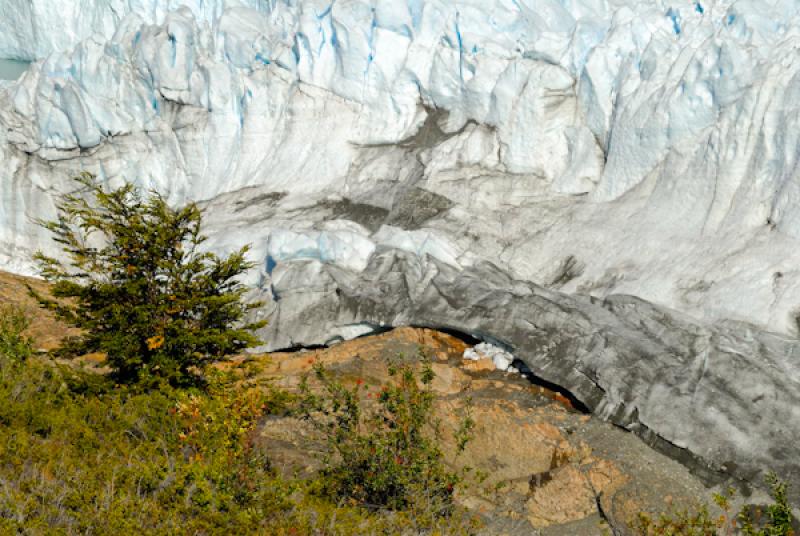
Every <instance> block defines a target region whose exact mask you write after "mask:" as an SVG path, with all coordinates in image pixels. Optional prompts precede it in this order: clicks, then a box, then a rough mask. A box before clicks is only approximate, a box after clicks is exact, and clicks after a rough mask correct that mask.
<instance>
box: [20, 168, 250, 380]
mask: <svg viewBox="0 0 800 536" xmlns="http://www.w3.org/2000/svg"><path fill="white" fill-rule="evenodd" d="M75 180H76V181H77V183H78V185H79V187H80V188H79V191H78V192H77V193H75V194H71V195H67V196H65V197H64V198H63V200H62V201H61V202H60V203H59V205H58V218H57V219H56V220H55V221H40V222H39V223H40V225H42V226H43V227H45V228H46V229H48V230H49V231H50V232H51V233H52V234H53V236H54V239H55V241H56V242H58V243H59V244H61V246H62V247H63V249H64V251H65V253H66V255H67V257H68V259H69V262H68V263H66V264H64V263H62V262H60V261H59V260H56V259H54V258H51V257H47V256H45V255H43V254H41V253H40V254H38V255H37V260H38V261H39V263H40V266H41V271H42V275H43V276H44V277H45V278H46V279H48V280H49V281H50V282H52V283H53V289H52V293H53V296H54V297H55V298H57V299H60V300H59V301H54V300H50V299H46V298H44V297H42V296H40V295H36V294H35V293H34V295H36V297H37V298H38V299H39V301H40V302H41V303H42V304H44V305H45V306H46V307H48V308H50V309H52V310H53V311H55V313H56V315H57V316H58V317H59V318H60V319H61V320H64V321H66V322H68V323H69V324H72V325H74V326H76V327H78V328H81V329H82V330H83V335H81V336H79V337H76V338H73V339H71V340H70V341H68V343H67V344H66V345H65V346H64V349H63V351H62V354H64V355H67V356H79V355H84V354H88V353H94V352H99V353H104V354H106V356H107V359H108V365H109V366H110V367H111V368H112V369H113V371H114V373H115V375H116V379H117V381H118V382H120V383H133V382H137V381H142V380H145V381H155V380H156V379H157V380H166V381H167V382H169V383H171V384H173V385H177V384H181V383H187V382H190V381H192V380H194V379H196V376H195V375H194V374H192V372H193V371H194V370H196V369H202V368H203V367H204V365H205V364H207V363H208V362H209V361H212V360H217V359H220V358H223V357H225V356H228V355H231V354H234V353H236V352H238V351H240V350H242V349H243V348H246V347H248V346H252V345H255V344H256V343H257V340H256V339H255V337H254V336H253V335H252V333H251V332H252V330H253V329H256V328H258V327H260V326H262V325H263V324H259V323H253V324H245V325H239V324H240V323H241V321H242V319H243V318H244V316H245V314H246V312H247V311H248V310H249V309H252V308H254V307H256V306H257V305H258V304H251V305H243V304H242V296H243V294H244V292H245V287H244V286H243V285H241V284H240V283H238V282H237V279H236V278H237V277H238V276H239V275H241V274H242V273H243V272H245V271H246V270H248V269H249V268H251V266H252V265H251V264H250V263H248V262H247V261H246V260H245V255H246V253H247V251H248V248H246V247H245V248H243V249H241V250H239V251H237V252H235V253H233V254H231V255H230V256H228V257H227V258H220V257H218V256H216V255H213V254H211V253H203V252H201V251H200V247H201V245H202V244H203V242H204V241H205V240H206V238H205V237H204V236H203V235H202V234H201V231H200V228H201V219H202V218H201V216H202V215H201V211H200V209H199V208H198V207H197V205H195V204H194V203H191V204H189V205H186V206H185V207H183V208H178V209H174V208H172V207H170V206H169V205H168V204H167V202H166V200H165V199H164V198H163V197H162V196H161V195H159V194H158V193H157V192H151V193H149V195H147V196H143V195H142V194H141V193H140V192H139V191H137V190H136V189H135V187H134V186H133V185H131V184H126V185H124V186H122V187H120V188H118V189H115V190H111V191H106V190H105V189H104V188H103V186H102V185H101V184H100V183H99V182H98V181H97V180H96V179H95V178H94V177H93V176H92V175H90V174H87V173H84V174H82V175H80V176H79V177H77V178H76V179H75ZM31 292H33V291H31ZM233 326H238V327H233Z"/></svg>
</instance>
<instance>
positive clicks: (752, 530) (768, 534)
mask: <svg viewBox="0 0 800 536" xmlns="http://www.w3.org/2000/svg"><path fill="white" fill-rule="evenodd" d="M766 480H767V484H768V485H769V487H770V495H771V497H772V500H773V503H772V504H770V505H768V506H767V507H766V513H767V516H766V519H762V512H761V510H760V509H752V508H744V509H743V510H741V511H740V512H739V513H738V515H737V514H735V513H734V511H733V510H732V507H731V500H732V499H733V498H734V496H735V490H734V489H733V488H731V489H729V490H728V491H727V493H724V494H716V495H714V502H715V503H716V505H717V506H718V507H719V508H720V509H721V510H722V512H723V514H722V515H721V516H720V517H717V518H714V517H712V516H711V515H710V514H709V511H708V508H707V507H706V506H701V507H699V508H698V509H696V510H695V511H690V510H677V511H673V512H670V513H668V514H662V515H661V516H660V517H659V518H658V520H654V519H653V518H652V517H650V516H649V515H647V514H643V513H642V514H639V518H638V520H637V522H636V523H635V527H636V530H637V533H638V534H640V535H641V536H718V535H725V536H728V535H731V534H740V533H741V534H744V535H745V536H793V535H794V534H795V532H794V529H793V528H792V522H793V519H792V510H791V507H790V506H789V503H788V499H787V496H786V491H787V485H786V483H785V482H782V481H781V480H780V479H778V477H777V476H776V475H775V474H774V473H770V474H768V475H767V477H766Z"/></svg>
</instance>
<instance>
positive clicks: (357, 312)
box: [262, 249, 800, 503]
mask: <svg viewBox="0 0 800 536" xmlns="http://www.w3.org/2000/svg"><path fill="white" fill-rule="evenodd" d="M272 277H273V279H272V281H271V283H270V284H269V285H267V286H266V287H265V292H264V294H265V295H266V297H267V298H268V299H271V307H272V308H273V310H272V316H271V317H272V319H273V320H272V323H271V324H270V325H269V326H268V327H267V328H266V331H265V332H264V333H263V334H262V335H263V336H264V340H267V341H270V344H271V345H272V346H273V347H281V346H283V347H289V346H300V345H313V344H322V343H327V342H331V341H334V340H337V338H347V335H352V333H354V332H358V331H359V330H360V331H362V332H363V331H374V330H377V329H380V328H383V327H393V326H403V325H412V326H428V327H435V328H440V329H448V330H455V331H458V332H461V333H465V334H468V335H470V336H471V337H475V338H477V339H484V340H487V341H490V342H492V343H493V344H495V345H499V346H501V347H503V348H505V349H507V350H508V351H509V352H511V353H512V354H513V355H514V356H515V357H516V358H517V359H518V360H520V361H521V362H523V363H524V364H525V365H526V366H527V368H528V369H529V370H530V372H531V373H532V374H533V375H535V376H536V377H538V378H541V379H542V380H544V381H546V382H549V383H552V384H555V385H558V386H561V387H563V388H565V389H567V390H568V391H569V392H570V393H571V394H572V395H573V396H574V397H576V398H577V399H578V400H579V401H580V402H581V403H582V404H584V405H585V406H586V407H587V408H589V409H590V410H591V411H592V412H593V413H594V414H596V415H598V416H599V417H601V418H603V419H606V420H608V421H610V422H612V423H614V424H617V425H619V426H621V427H624V428H626V429H628V430H631V431H633V432H635V433H636V434H638V435H639V436H640V437H641V438H643V439H644V440H645V441H646V442H648V443H649V444H651V445H653V446H655V447H657V448H660V449H662V450H665V451H666V452H668V453H669V454H670V455H671V456H673V457H675V458H677V459H680V460H681V461H682V462H683V463H685V464H687V465H688V466H690V467H692V468H693V469H694V470H695V471H697V472H698V473H699V474H701V475H703V476H704V477H705V478H707V479H711V480H713V479H715V478H717V479H719V478H725V477H726V476H733V477H735V478H736V479H738V480H739V481H740V482H742V483H745V484H748V485H752V486H756V487H757V486H759V485H761V483H762V481H763V478H762V476H763V474H764V473H765V472H766V471H768V470H774V471H776V472H777V473H778V474H780V475H781V476H782V478H784V479H786V480H788V481H797V480H798V479H800V459H798V457H797V452H796V445H798V444H800V418H799V417H800V359H798V357H799V356H800V342H798V341H796V340H792V339H787V338H785V337H782V336H779V335H775V334H772V333H768V332H764V331H761V330H759V329H757V328H755V327H753V326H751V325H748V324H744V323H738V322H720V323H717V324H715V325H713V326H704V325H702V324H700V323H698V322H696V321H693V320H692V319H690V318H688V317H686V316H684V315H681V314H680V313H677V312H675V311H671V310H668V309H665V308H662V307H657V306H654V305H652V304H650V303H647V302H644V301H642V300H640V299H637V298H634V297H630V296H610V297H608V298H605V299H596V298H592V297H588V296H570V295H566V294H562V293H559V292H555V291H552V290H547V289H544V288H542V287H539V286H537V285H534V284H531V283H528V282H524V281H518V280H514V279H512V278H511V277H509V276H508V275H507V274H506V273H504V272H503V271H502V270H500V269H498V268H497V267H495V266H493V265H491V264H488V263H481V264H478V265H476V266H474V267H472V268H469V269H464V270H459V269H456V268H453V267H451V266H448V265H447V264H445V263H442V262H440V261H437V260H436V259H433V258H431V257H429V256H424V257H418V256H416V255H413V254H410V253H407V252H404V251H399V250H394V249H388V250H381V251H377V252H376V253H374V254H373V255H372V256H371V257H370V258H369V261H368V264H367V268H366V269H365V270H364V271H362V272H354V271H352V270H348V269H345V268H342V267H339V266H336V265H332V264H323V263H320V262H318V261H309V260H306V261H303V260H297V261H293V262H288V263H284V264H280V265H278V266H277V267H276V268H275V270H274V271H273V275H272ZM300 288H301V289H302V290H296V289H300ZM270 297H271V298H270ZM793 493H794V495H793V500H794V501H795V502H796V503H797V502H798V499H800V490H798V489H795V490H794V491H793Z"/></svg>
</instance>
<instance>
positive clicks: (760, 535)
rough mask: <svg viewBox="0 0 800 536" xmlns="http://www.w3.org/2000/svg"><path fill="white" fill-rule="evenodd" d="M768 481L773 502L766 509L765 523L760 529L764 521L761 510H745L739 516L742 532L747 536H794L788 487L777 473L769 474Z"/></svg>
mask: <svg viewBox="0 0 800 536" xmlns="http://www.w3.org/2000/svg"><path fill="white" fill-rule="evenodd" d="M766 480H767V484H768V485H769V487H770V496H771V497H772V501H773V502H772V504H769V505H767V507H766V514H767V515H766V519H765V520H764V521H765V522H764V523H763V526H761V527H760V528H758V526H759V525H760V524H761V523H760V522H761V521H762V512H761V509H759V508H757V509H755V511H748V510H744V511H742V513H741V514H739V520H740V521H741V523H742V530H743V532H744V534H745V535H746V536H793V535H794V529H793V528H792V521H793V517H792V508H791V507H790V506H789V500H788V498H787V496H786V491H787V487H788V486H787V484H786V482H783V481H781V480H780V479H779V478H778V476H777V475H776V474H775V473H769V474H768V475H767V477H766Z"/></svg>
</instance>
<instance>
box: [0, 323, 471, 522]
mask: <svg viewBox="0 0 800 536" xmlns="http://www.w3.org/2000/svg"><path fill="white" fill-rule="evenodd" d="M25 325H26V321H25V317H24V315H23V314H22V312H21V311H20V310H18V309H13V308H4V309H3V316H2V322H0V341H2V345H3V346H2V348H0V484H1V485H2V490H3V493H0V533H2V534H17V533H21V534H54V533H59V534H134V533H135V534H154V535H155V534H209V535H210V534H269V535H273V534H275V535H280V534H292V535H295V534H297V535H299V534H342V535H357V534H358V535H360V534H397V533H402V532H407V533H417V532H419V531H421V530H428V531H432V530H433V531H435V530H438V531H439V533H442V534H469V533H472V532H474V527H475V523H474V522H473V520H472V519H471V518H469V517H468V516H466V515H464V514H463V513H462V512H459V511H457V509H456V508H455V507H454V505H453V502H452V497H453V494H454V493H455V486H457V485H458V484H459V479H458V478H457V477H456V476H455V475H454V474H451V473H449V472H448V471H447V470H446V469H445V467H444V465H443V459H442V456H441V453H440V452H439V451H438V449H437V447H436V444H435V442H434V441H433V439H432V437H429V436H427V435H426V434H424V433H422V430H421V428H422V423H426V422H427V423H429V422H431V419H432V415H431V414H430V410H431V406H430V403H429V401H430V400H431V399H430V394H429V393H428V392H427V391H425V390H424V389H422V388H421V387H420V386H419V385H418V384H417V383H416V382H415V381H413V373H411V372H410V369H402V375H401V377H400V378H399V382H398V383H396V384H393V385H391V386H386V388H385V389H383V390H380V391H379V392H381V393H384V395H383V396H384V398H383V403H385V404H386V407H387V409H389V410H390V411H391V412H393V414H394V415H395V416H397V417H398V418H401V419H403V420H402V421H399V422H402V423H404V424H408V425H409V426H410V429H409V432H410V435H408V436H407V438H408V439H413V440H414V441H415V442H417V443H416V444H414V445H412V444H406V445H404V446H403V447H399V445H398V444H397V443H394V444H390V442H389V438H390V437H395V439H396V438H397V437H396V435H395V436H392V433H388V434H387V429H386V428H376V429H374V431H372V432H370V431H368V430H362V431H361V433H360V434H358V435H357V436H354V437H353V438H350V439H346V438H345V437H344V436H340V437H341V439H342V441H341V442H340V446H341V447H342V448H344V444H346V443H348V444H350V445H352V448H351V450H348V451H347V452H349V453H351V454H358V456H356V457H353V458H347V459H346V460H344V461H340V463H338V464H336V465H335V466H331V467H332V470H330V471H323V472H322V473H320V474H319V475H317V476H315V477H311V478H307V479H299V478H290V477H284V476H281V475H280V474H279V473H278V472H276V471H275V470H273V468H272V467H271V465H270V460H269V459H268V457H267V455H266V452H265V451H264V450H263V449H260V448H259V447H258V445H257V438H258V424H259V422H260V421H261V420H262V419H264V418H266V417H268V416H269V415H285V414H289V413H292V412H298V414H300V415H302V414H305V411H306V410H307V409H308V406H307V405H306V404H307V402H308V399H307V398H306V399H305V400H303V401H302V402H304V403H300V402H301V401H300V400H297V399H296V398H295V397H292V396H290V395H288V394H287V393H286V392H284V391H281V390H279V389H275V388H274V387H272V386H271V385H270V384H269V383H266V382H263V381H260V380H257V379H256V378H257V377H258V374H257V368H255V369H254V368H253V367H252V366H242V367H239V368H233V369H231V370H229V371H228V372H222V371H219V370H217V369H215V368H210V369H208V370H207V371H206V373H205V381H204V382H203V383H202V388H198V387H189V388H178V387H173V386H170V385H168V384H162V385H161V386H160V388H159V389H152V388H148V389H142V388H140V387H138V386H136V385H124V384H123V385H120V384H118V383H115V380H114V378H113V377H108V376H104V375H100V374H97V373H91V372H86V371H84V370H82V369H81V368H80V367H79V366H77V365H76V366H73V365H65V364H60V363H59V362H57V361H54V360H52V359H51V358H47V357H44V356H35V355H32V346H31V341H30V340H29V339H27V338H26V337H25V336H24V334H23V329H24V326H25ZM425 375H426V376H425V378H429V377H430V376H429V372H425ZM328 379H329V378H328ZM329 380H330V379H329ZM426 381H429V380H427V379H426ZM412 383H413V385H412ZM328 385H329V386H333V385H334V383H333V382H332V380H330V383H328ZM414 385H416V386H417V387H418V388H419V389H417V390H414ZM423 385H424V383H423ZM405 388H411V389H412V391H411V393H410V394H411V396H410V397H407V398H406V396H405V392H404V391H403V390H404V389H405ZM335 391H336V392H337V393H339V392H340V391H339V390H338V388H336V389H335ZM331 393H332V392H325V393H322V394H320V396H319V397H318V398H316V403H317V404H319V405H320V406H323V407H331V405H335V404H337V403H338V402H337V401H339V400H341V399H340V397H339V396H338V395H335V396H330V395H331ZM416 402H422V403H421V405H420V406H418V407H417V406H416V405H415V403H416ZM349 408H350V410H352V409H353V408H352V406H350V407H349ZM408 411H411V413H406V412H408ZM395 431H396V432H399V429H397V430H395ZM351 440H352V441H351ZM357 444H358V445H362V446H367V445H373V446H375V447H376V448H380V449H381V450H382V454H381V455H380V456H378V457H377V458H376V459H377V460H381V461H380V462H378V465H376V466H375V467H376V469H377V468H379V466H380V467H384V466H383V465H381V464H383V463H391V464H394V467H395V468H396V470H395V471H394V472H392V473H391V474H387V475H385V476H386V478H385V480H381V478H382V477H378V476H377V475H369V474H368V472H365V461H366V460H365V459H364V456H363V454H364V451H363V450H360V448H359V447H356V446H355V445H357ZM367 448H370V447H367ZM393 453H399V454H402V455H403V456H406V457H407V459H408V464H406V462H405V460H404V459H400V458H397V459H393V460H391V461H390V456H391V455H392V454H393ZM359 482H365V483H368V485H369V490H370V491H369V494H365V493H362V492H360V491H358V486H359V484H358V483H359ZM425 485H431V486H432V487H431V491H432V492H433V493H427V494H426V493H422V491H423V490H424V489H425V488H424V486H425ZM415 491H420V494H419V495H418V496H414V497H412V496H411V494H412V493H414V492H415ZM378 496H382V497H383V498H384V499H385V500H383V501H377V502H382V504H379V505H376V504H368V501H372V500H374V499H375V498H376V497H378ZM355 497H363V498H364V499H366V500H365V501H364V502H361V501H353V500H350V499H352V498H355ZM412 503H413V507H412Z"/></svg>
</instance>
